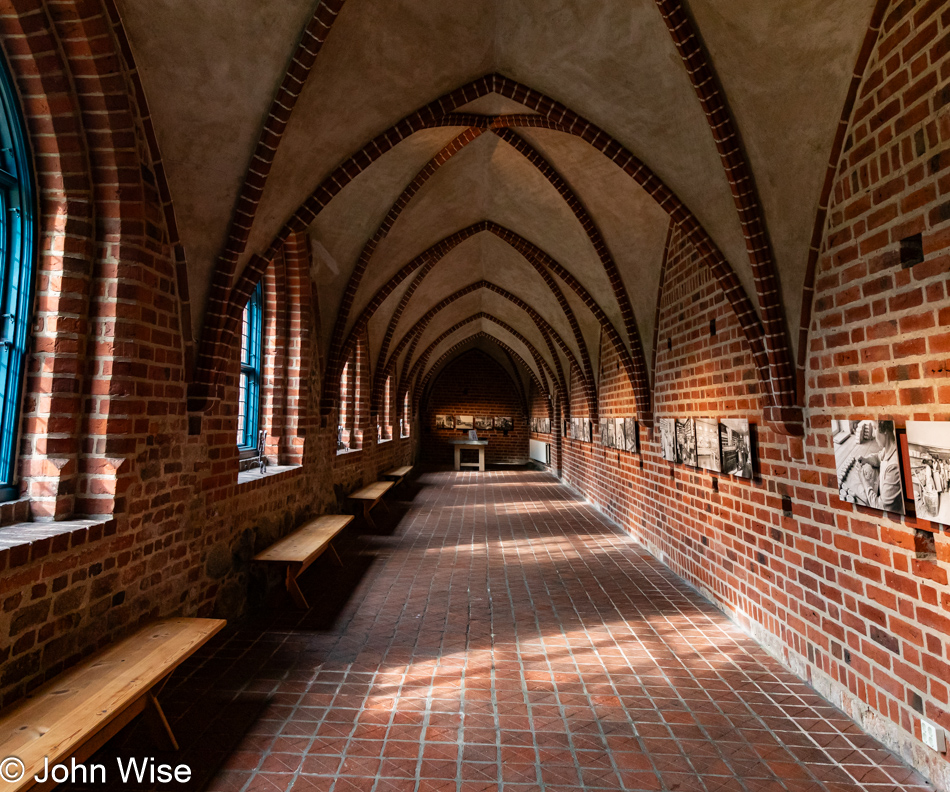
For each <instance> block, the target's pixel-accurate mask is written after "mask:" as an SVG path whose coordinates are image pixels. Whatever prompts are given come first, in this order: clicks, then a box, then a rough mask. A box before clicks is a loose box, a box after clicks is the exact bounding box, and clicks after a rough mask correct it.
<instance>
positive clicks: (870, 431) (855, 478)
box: [831, 419, 905, 514]
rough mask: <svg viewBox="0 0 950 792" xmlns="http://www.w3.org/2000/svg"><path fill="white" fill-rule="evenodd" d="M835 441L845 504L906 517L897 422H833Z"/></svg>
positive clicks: (832, 432) (840, 494) (838, 471)
mask: <svg viewBox="0 0 950 792" xmlns="http://www.w3.org/2000/svg"><path fill="white" fill-rule="evenodd" d="M831 440H832V444H833V445H834V449H835V469H836V471H837V476H838V496H839V497H840V498H841V500H844V501H847V502H848V503H854V504H856V505H858V506H869V507H871V508H872V509H880V510H881V511H886V512H893V513H895V514H904V511H905V508H904V492H903V482H902V481H901V468H900V449H899V446H898V444H897V430H896V428H895V426H894V422H893V421H877V420H863V421H848V420H841V419H838V420H832V422H831Z"/></svg>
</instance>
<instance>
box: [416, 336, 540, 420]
mask: <svg viewBox="0 0 950 792" xmlns="http://www.w3.org/2000/svg"><path fill="white" fill-rule="evenodd" d="M475 339H485V340H487V341H490V342H491V343H492V344H495V346H497V347H498V348H499V349H501V350H502V351H503V352H506V353H508V355H510V356H511V357H512V358H513V359H514V360H515V361H517V362H518V363H520V364H521V365H522V366H524V367H525V369H526V370H527V371H528V374H529V375H530V376H531V378H532V380H533V381H534V382H535V383H536V384H538V386H539V387H540V383H538V379H537V375H535V374H534V372H532V371H531V369H530V368H528V366H527V365H526V364H525V362H524V359H523V358H522V357H521V356H520V355H519V354H518V353H517V352H515V351H514V350H513V349H512V348H511V347H510V346H508V345H507V344H506V343H505V342H504V341H502V340H501V339H498V338H495V336H493V335H491V334H489V333H486V332H484V331H479V332H477V333H473V334H472V335H470V336H468V337H467V338H465V339H464V340H462V341H459V342H458V343H457V344H455V345H454V346H453V347H452V348H451V349H448V350H446V351H445V353H444V354H442V355H441V356H440V357H439V359H438V360H437V361H436V362H435V363H433V364H432V368H430V369H429V371H428V373H427V374H426V375H425V377H423V378H422V379H421V380H420V381H419V382H418V383H417V384H416V387H415V389H414V392H413V399H412V411H413V413H414V414H418V412H419V404H420V402H421V400H422V394H423V392H424V390H425V387H426V385H427V384H428V383H429V380H431V379H432V377H433V375H434V374H435V373H436V372H437V371H439V369H440V367H442V366H444V365H445V364H447V363H449V362H451V361H453V360H455V359H457V358H460V357H462V354H464V353H465V352H466V351H469V350H465V349H464V348H465V347H466V346H467V345H469V344H471V343H472V341H473V340H475ZM460 352H462V354H459V353H460ZM505 373H506V374H507V373H508V372H505ZM516 387H517V386H516ZM518 390H521V389H520V388H519V389H518ZM522 395H523V392H522ZM524 407H525V410H527V408H528V405H527V403H525V405H524Z"/></svg>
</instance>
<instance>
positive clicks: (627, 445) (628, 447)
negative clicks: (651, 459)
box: [623, 418, 640, 454]
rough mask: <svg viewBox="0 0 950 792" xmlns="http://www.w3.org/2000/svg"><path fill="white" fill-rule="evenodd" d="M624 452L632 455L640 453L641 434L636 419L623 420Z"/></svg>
mask: <svg viewBox="0 0 950 792" xmlns="http://www.w3.org/2000/svg"><path fill="white" fill-rule="evenodd" d="M623 450H624V451H629V452H630V453H632V454H639V453H640V432H639V431H638V430H637V419H636V418H624V419H623Z"/></svg>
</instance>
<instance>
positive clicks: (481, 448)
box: [478, 446, 485, 473]
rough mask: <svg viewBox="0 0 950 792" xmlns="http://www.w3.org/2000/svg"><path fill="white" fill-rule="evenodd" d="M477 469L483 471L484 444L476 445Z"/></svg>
mask: <svg viewBox="0 0 950 792" xmlns="http://www.w3.org/2000/svg"><path fill="white" fill-rule="evenodd" d="M478 469H479V471H481V472H482V473H484V472H485V446H479V447H478Z"/></svg>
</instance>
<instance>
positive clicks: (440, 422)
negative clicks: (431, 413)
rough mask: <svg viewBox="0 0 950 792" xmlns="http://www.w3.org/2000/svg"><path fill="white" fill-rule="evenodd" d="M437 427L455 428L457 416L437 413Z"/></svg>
mask: <svg viewBox="0 0 950 792" xmlns="http://www.w3.org/2000/svg"><path fill="white" fill-rule="evenodd" d="M435 428H436V429H454V428H455V416H454V415H437V416H435Z"/></svg>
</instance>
